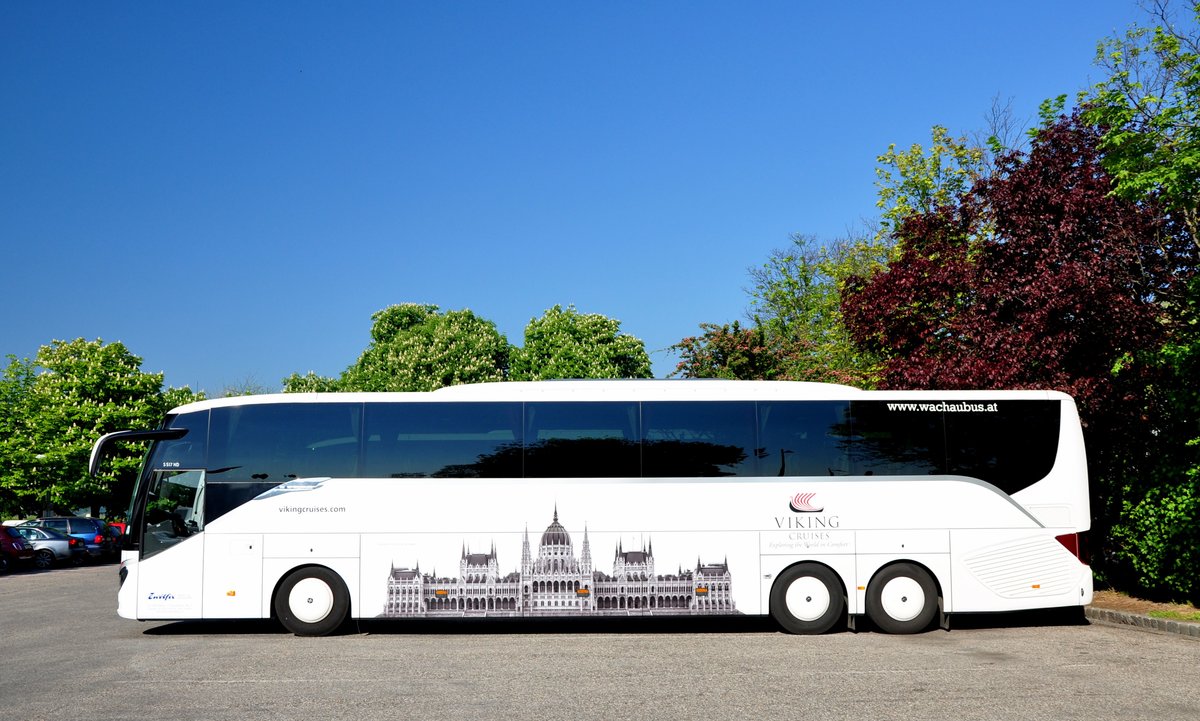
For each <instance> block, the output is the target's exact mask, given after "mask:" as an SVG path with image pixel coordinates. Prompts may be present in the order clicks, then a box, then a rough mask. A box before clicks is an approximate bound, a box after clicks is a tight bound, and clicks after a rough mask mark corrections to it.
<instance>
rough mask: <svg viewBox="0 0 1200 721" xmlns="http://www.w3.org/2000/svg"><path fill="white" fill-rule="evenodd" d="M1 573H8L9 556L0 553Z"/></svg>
mask: <svg viewBox="0 0 1200 721" xmlns="http://www.w3.org/2000/svg"><path fill="white" fill-rule="evenodd" d="M0 573H8V558H6V557H5V556H4V554H2V553H0Z"/></svg>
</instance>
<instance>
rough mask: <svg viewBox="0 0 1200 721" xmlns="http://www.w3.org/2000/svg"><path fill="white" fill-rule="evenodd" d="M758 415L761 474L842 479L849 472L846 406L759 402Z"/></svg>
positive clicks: (847, 405) (833, 402)
mask: <svg viewBox="0 0 1200 721" xmlns="http://www.w3.org/2000/svg"><path fill="white" fill-rule="evenodd" d="M758 416H759V423H760V426H759V433H758V438H759V441H758V442H759V445H760V446H761V447H762V460H761V461H760V469H761V470H760V473H761V474H762V475H764V476H844V475H847V474H849V473H850V459H849V441H850V404H849V403H846V402H844V401H816V402H812V403H797V402H779V403H760V404H759V406H758Z"/></svg>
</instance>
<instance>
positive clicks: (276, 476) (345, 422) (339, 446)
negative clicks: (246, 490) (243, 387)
mask: <svg viewBox="0 0 1200 721" xmlns="http://www.w3.org/2000/svg"><path fill="white" fill-rule="evenodd" d="M361 417H362V405H361V404H358V403H353V404H351V403H282V404H271V405H246V406H233V407H228V408H214V409H213V411H212V423H211V426H210V433H209V459H208V469H209V476H210V477H209V479H208V481H209V483H224V482H237V481H241V482H255V481H257V482H263V481H267V482H272V483H282V482H283V481H287V480H290V479H292V478H313V477H319V476H337V477H347V476H351V477H352V476H354V475H356V474H357V471H358V454H359V437H360V434H359V427H360V422H361Z"/></svg>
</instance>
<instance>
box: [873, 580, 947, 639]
mask: <svg viewBox="0 0 1200 721" xmlns="http://www.w3.org/2000/svg"><path fill="white" fill-rule="evenodd" d="M937 598H938V594H937V586H936V585H935V584H934V582H933V577H932V576H930V575H929V572H928V571H926V570H925V569H924V568H921V567H920V566H918V565H916V564H913V563H894V564H892V565H891V566H887V567H886V568H884V569H883V570H881V571H880V572H879V573H877V574H875V577H874V578H872V579H871V582H870V583H869V584H868V585H867V617H868V618H870V619H871V621H872V622H874V624H875V625H876V626H877V627H879V630H881V631H884V632H886V633H920V632H922V631H924V630H925V629H927V628H929V626H930V624H932V623H933V617H934V616H935V615H937Z"/></svg>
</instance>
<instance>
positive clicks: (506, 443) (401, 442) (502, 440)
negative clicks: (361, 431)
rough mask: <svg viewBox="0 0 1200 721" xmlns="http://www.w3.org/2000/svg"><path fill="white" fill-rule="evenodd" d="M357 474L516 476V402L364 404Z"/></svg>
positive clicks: (518, 456)
mask: <svg viewBox="0 0 1200 721" xmlns="http://www.w3.org/2000/svg"><path fill="white" fill-rule="evenodd" d="M365 424H366V432H365V438H366V443H365V451H364V458H363V460H364V467H363V475H365V476H368V477H373V478H429V477H435V478H520V477H521V404H520V403H405V404H376V403H368V404H367V405H366V421H365Z"/></svg>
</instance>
